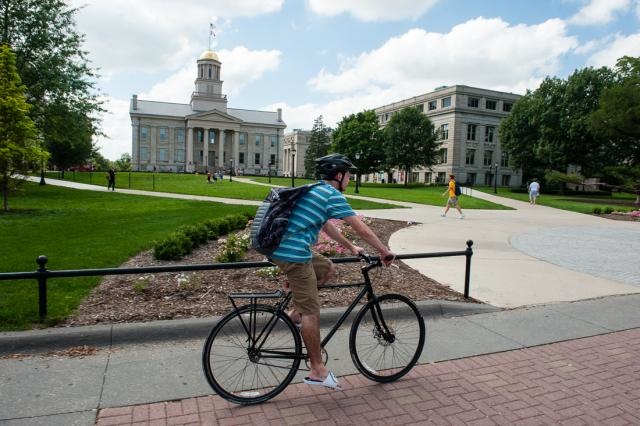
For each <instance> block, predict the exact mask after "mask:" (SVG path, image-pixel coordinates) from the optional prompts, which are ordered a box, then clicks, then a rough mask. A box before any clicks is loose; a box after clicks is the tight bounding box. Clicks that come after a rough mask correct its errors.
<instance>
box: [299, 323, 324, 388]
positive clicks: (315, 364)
mask: <svg viewBox="0 0 640 426" xmlns="http://www.w3.org/2000/svg"><path fill="white" fill-rule="evenodd" d="M302 340H304V344H305V346H306V347H307V354H308V355H309V369H310V371H309V378H310V379H313V380H320V381H323V380H324V379H325V378H326V377H327V374H329V370H327V367H325V366H324V364H323V363H322V348H321V347H320V314H305V315H303V316H302Z"/></svg>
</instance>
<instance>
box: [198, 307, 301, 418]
mask: <svg viewBox="0 0 640 426" xmlns="http://www.w3.org/2000/svg"><path fill="white" fill-rule="evenodd" d="M301 353H302V341H301V339H300V334H299V333H298V331H297V330H296V328H295V326H294V325H293V322H291V320H290V319H289V317H288V316H287V315H286V314H283V313H281V312H278V311H276V310H275V309H274V308H273V307H271V306H266V305H247V306H243V307H240V308H239V309H238V310H236V311H233V312H231V313H229V314H228V315H226V316H225V317H223V318H222V319H221V320H220V321H219V322H218V323H217V324H216V325H215V326H214V328H213V329H212V330H211V333H210V334H209V337H208V338H207V340H206V342H205V345H204V350H203V353H202V364H203V367H204V373H205V376H206V378H207V381H208V382H209V384H210V385H211V387H212V388H213V390H214V391H216V393H217V394H218V395H220V396H221V397H222V398H224V399H226V400H228V401H231V402H234V403H236V404H245V405H248V404H258V403H261V402H264V401H267V400H269V399H271V398H273V397H274V396H276V395H278V394H279V393H280V392H282V391H283V390H284V389H285V388H286V387H287V385H288V384H289V383H290V382H291V380H293V377H294V376H295V374H296V372H297V371H298V367H299V366H300V360H301V358H302V355H301Z"/></svg>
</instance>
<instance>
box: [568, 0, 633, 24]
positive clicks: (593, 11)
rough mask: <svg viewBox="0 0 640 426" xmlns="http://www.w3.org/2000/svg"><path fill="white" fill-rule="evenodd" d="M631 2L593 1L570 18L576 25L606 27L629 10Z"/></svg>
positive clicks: (571, 22) (625, 0)
mask: <svg viewBox="0 0 640 426" xmlns="http://www.w3.org/2000/svg"><path fill="white" fill-rule="evenodd" d="M630 5H631V0H591V1H590V2H589V4H587V5H586V6H585V7H583V8H582V9H580V10H579V11H578V13H576V14H575V15H573V16H572V17H571V18H569V21H568V22H569V23H570V24H575V25H604V24H608V23H609V22H611V21H613V20H614V19H615V18H616V15H617V14H620V13H624V12H626V11H627V10H628V9H629V6H630Z"/></svg>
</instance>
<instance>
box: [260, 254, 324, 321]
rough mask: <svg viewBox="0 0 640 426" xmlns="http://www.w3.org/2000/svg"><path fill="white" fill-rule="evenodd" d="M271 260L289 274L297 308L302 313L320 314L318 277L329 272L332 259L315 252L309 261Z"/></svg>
mask: <svg viewBox="0 0 640 426" xmlns="http://www.w3.org/2000/svg"><path fill="white" fill-rule="evenodd" d="M271 261H272V262H273V263H275V264H276V265H278V267H279V268H280V269H281V270H282V272H284V274H285V275H286V276H287V279H288V280H289V285H290V286H291V293H293V306H294V307H295V308H296V310H297V311H298V312H300V313H301V314H302V315H305V314H306V315H314V314H319V313H320V298H319V297H318V279H320V278H322V277H324V276H325V275H326V274H327V272H329V270H330V269H331V261H330V260H329V259H327V258H326V257H324V256H322V255H320V254H318V253H315V252H314V253H312V258H311V260H310V261H309V262H307V263H290V262H283V261H281V260H276V259H272V260H271Z"/></svg>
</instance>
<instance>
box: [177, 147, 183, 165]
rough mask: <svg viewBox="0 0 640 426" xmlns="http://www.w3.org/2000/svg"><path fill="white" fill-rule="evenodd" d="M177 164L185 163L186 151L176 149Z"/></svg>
mask: <svg viewBox="0 0 640 426" xmlns="http://www.w3.org/2000/svg"><path fill="white" fill-rule="evenodd" d="M176 162H177V163H184V149H176Z"/></svg>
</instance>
